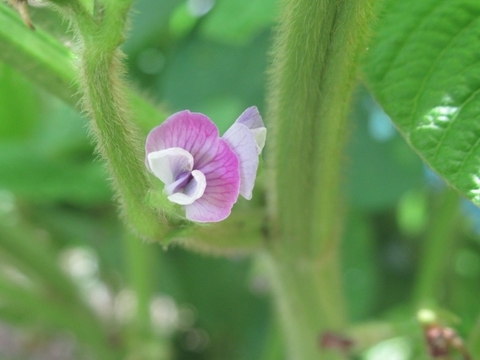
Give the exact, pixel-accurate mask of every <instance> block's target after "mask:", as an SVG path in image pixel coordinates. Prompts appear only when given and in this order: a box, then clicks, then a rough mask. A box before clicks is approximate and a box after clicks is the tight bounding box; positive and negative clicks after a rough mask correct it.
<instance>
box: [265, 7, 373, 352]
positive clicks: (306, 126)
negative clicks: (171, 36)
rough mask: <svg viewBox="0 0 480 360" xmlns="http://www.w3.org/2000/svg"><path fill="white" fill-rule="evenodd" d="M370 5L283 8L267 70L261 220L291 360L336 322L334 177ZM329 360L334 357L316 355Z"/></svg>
mask: <svg viewBox="0 0 480 360" xmlns="http://www.w3.org/2000/svg"><path fill="white" fill-rule="evenodd" d="M371 3H372V1H371V0H360V1H359V0H350V1H336V0H319V1H310V0H285V1H284V2H283V5H284V10H283V16H282V17H281V23H280V28H279V34H278V38H277V42H276V46H275V48H274V56H275V58H274V60H275V61H274V64H273V71H272V72H271V77H272V82H271V92H270V93H271V97H270V110H271V112H270V116H269V119H270V128H272V130H273V132H274V134H273V136H272V137H271V138H273V140H274V141H275V143H274V145H273V149H271V150H272V152H271V153H273V155H272V156H271V158H270V159H268V160H269V161H270V168H271V169H274V174H272V177H273V179H274V183H273V184H272V186H271V188H273V191H272V193H270V208H269V213H270V216H271V218H272V220H273V224H272V225H273V226H272V228H271V233H272V235H273V237H274V238H275V240H274V241H273V242H272V247H271V248H270V250H271V254H272V255H273V256H272V257H271V263H272V266H271V269H272V274H273V278H274V279H275V280H274V283H275V284H276V286H274V288H275V289H277V291H276V297H277V299H278V305H279V308H280V310H281V315H282V316H283V319H284V322H283V323H284V328H285V334H286V338H287V345H288V350H289V356H290V358H291V359H317V358H318V356H319V355H318V354H319V353H320V349H319V347H318V344H317V341H316V339H317V337H318V335H319V334H320V333H321V332H322V331H324V330H339V329H342V328H343V327H344V326H345V323H346V319H345V317H346V316H345V307H344V303H343V294H342V291H341V288H342V286H341V281H340V278H341V277H340V264H339V242H340V240H341V236H342V226H343V217H344V212H343V209H342V200H343V199H342V193H343V192H342V181H341V170H342V160H343V156H344V155H343V150H344V145H345V140H346V133H347V117H348V111H349V104H350V98H351V93H352V90H353V84H354V81H355V75H356V68H357V62H358V57H359V54H360V53H361V51H363V50H364V48H365V40H366V34H367V32H368V31H367V30H368V27H369V24H370V21H371V18H372V13H373V10H372V6H371ZM277 275H278V276H277ZM330 357H331V358H332V359H333V358H336V357H337V356H336V355H334V354H333V353H328V354H327V353H325V357H324V358H325V359H327V358H330ZM322 359H323V357H322Z"/></svg>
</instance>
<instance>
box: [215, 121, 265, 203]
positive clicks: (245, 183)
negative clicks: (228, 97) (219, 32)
mask: <svg viewBox="0 0 480 360" xmlns="http://www.w3.org/2000/svg"><path fill="white" fill-rule="evenodd" d="M222 138H223V139H224V140H225V141H226V142H227V144H228V146H230V148H231V149H232V150H233V152H234V153H235V154H236V155H237V157H238V160H239V165H240V194H241V195H242V196H243V197H244V198H245V199H247V200H250V199H251V198H252V190H253V186H254V185H255V178H256V177H257V168H258V153H257V144H256V142H255V138H254V135H253V134H252V132H251V131H250V130H249V129H248V128H247V127H246V126H245V125H243V124H239V123H235V124H233V125H232V126H231V127H230V129H228V130H227V132H226V133H225V134H224V135H223V137H222Z"/></svg>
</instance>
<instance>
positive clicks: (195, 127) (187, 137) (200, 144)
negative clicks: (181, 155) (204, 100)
mask: <svg viewBox="0 0 480 360" xmlns="http://www.w3.org/2000/svg"><path fill="white" fill-rule="evenodd" d="M219 139H220V138H219V134H218V129H217V126H216V125H215V124H214V123H213V122H212V121H211V120H210V119H209V118H208V117H207V116H205V115H203V114H200V113H192V112H190V111H189V110H184V111H180V112H177V113H175V114H173V115H172V116H170V117H169V118H168V119H167V120H165V122H163V123H162V124H161V125H160V126H157V127H155V128H154V129H152V131H150V133H149V134H148V136H147V141H146V144H145V150H146V153H147V156H148V154H149V153H151V152H154V151H159V150H164V149H168V148H172V147H179V148H182V149H184V150H186V151H188V152H189V153H190V154H192V156H193V158H194V159H195V160H194V163H195V168H198V166H199V165H202V164H205V163H208V162H209V161H210V160H211V159H212V157H213V156H214V154H215V149H214V148H215V146H216V143H217V141H218V140H219ZM147 167H149V164H148V161H147Z"/></svg>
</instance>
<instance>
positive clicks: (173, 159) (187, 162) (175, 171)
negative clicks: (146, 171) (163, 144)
mask: <svg viewBox="0 0 480 360" xmlns="http://www.w3.org/2000/svg"><path fill="white" fill-rule="evenodd" d="M147 159H148V165H149V166H150V170H151V171H152V173H153V174H154V175H155V176H156V177H158V178H159V179H160V180H162V181H163V183H164V184H165V185H170V184H171V183H172V182H174V181H175V180H176V178H177V176H178V175H180V174H181V173H183V172H186V171H191V170H192V169H193V156H192V154H190V153H189V152H188V151H187V150H184V149H182V148H178V147H173V148H169V149H165V150H160V151H153V152H151V153H149V154H148V156H147Z"/></svg>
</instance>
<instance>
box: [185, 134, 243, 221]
mask: <svg viewBox="0 0 480 360" xmlns="http://www.w3.org/2000/svg"><path fill="white" fill-rule="evenodd" d="M218 140H219V141H218V146H217V147H216V148H215V150H216V151H215V154H214V156H213V158H212V159H211V161H210V162H208V163H205V164H203V166H202V167H200V168H198V170H200V171H201V172H202V173H203V174H205V178H206V182H207V186H206V188H205V192H204V193H203V196H202V197H201V198H199V199H198V200H197V201H195V202H194V203H193V204H191V205H186V206H185V211H186V216H187V219H190V220H193V221H198V222H216V221H221V220H223V219H225V218H226V217H228V215H230V212H231V210H232V206H233V204H235V203H236V202H237V198H238V192H239V188H240V170H239V160H238V158H237V156H236V155H235V153H234V152H233V151H232V150H231V149H230V147H229V146H228V144H227V143H226V141H224V140H223V139H218ZM195 167H196V165H195Z"/></svg>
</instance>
